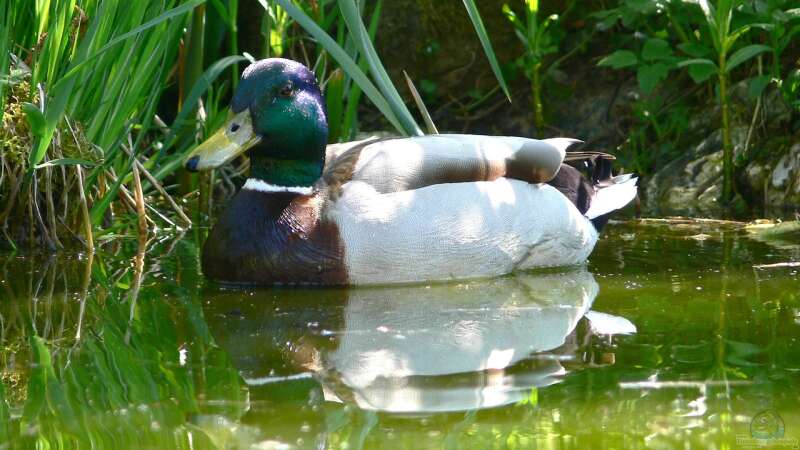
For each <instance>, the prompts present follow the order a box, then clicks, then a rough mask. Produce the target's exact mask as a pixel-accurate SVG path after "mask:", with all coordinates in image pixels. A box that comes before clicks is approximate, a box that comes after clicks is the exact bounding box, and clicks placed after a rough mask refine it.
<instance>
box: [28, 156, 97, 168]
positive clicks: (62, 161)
mask: <svg viewBox="0 0 800 450" xmlns="http://www.w3.org/2000/svg"><path fill="white" fill-rule="evenodd" d="M77 165H81V166H85V167H94V166H96V165H97V163H93V162H91V161H87V160H85V159H76V158H59V159H51V160H50V161H47V162H43V163H41V164H37V165H36V168H37V169H43V168H45V167H53V166H77Z"/></svg>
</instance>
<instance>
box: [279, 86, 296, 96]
mask: <svg viewBox="0 0 800 450" xmlns="http://www.w3.org/2000/svg"><path fill="white" fill-rule="evenodd" d="M293 91H294V90H293V89H292V85H291V84H287V85H284V86H283V87H282V88H281V90H280V91H278V94H280V96H281V97H291V96H292V92H293Z"/></svg>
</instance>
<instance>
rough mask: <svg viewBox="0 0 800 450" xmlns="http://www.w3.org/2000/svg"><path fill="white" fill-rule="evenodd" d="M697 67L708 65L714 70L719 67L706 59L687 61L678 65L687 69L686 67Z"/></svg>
mask: <svg viewBox="0 0 800 450" xmlns="http://www.w3.org/2000/svg"><path fill="white" fill-rule="evenodd" d="M695 65H707V66H711V67H713V68H714V69H716V68H717V65H716V64H714V61H711V60H710V59H706V58H694V59H685V60H683V61H681V62H679V63H678V67H686V66H695Z"/></svg>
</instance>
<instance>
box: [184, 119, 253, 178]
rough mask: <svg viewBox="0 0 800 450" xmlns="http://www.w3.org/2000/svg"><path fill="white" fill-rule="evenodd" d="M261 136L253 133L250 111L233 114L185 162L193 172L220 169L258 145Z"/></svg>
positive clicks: (185, 165)
mask: <svg viewBox="0 0 800 450" xmlns="http://www.w3.org/2000/svg"><path fill="white" fill-rule="evenodd" d="M260 140H261V136H258V135H257V134H255V132H254V131H253V121H252V119H251V118H250V111H248V110H247V109H245V110H244V111H242V112H240V113H238V114H233V115H232V116H231V117H230V118H229V119H228V121H227V122H225V125H223V126H222V128H220V129H219V130H218V131H217V132H216V133H214V134H213V135H212V136H211V137H210V138H208V139H206V141H205V142H203V143H202V144H200V145H198V146H197V147H196V148H195V149H194V150H192V152H191V153H189V154H188V155H187V156H186V159H184V160H183V166H184V167H186V168H187V169H188V170H191V171H192V172H194V171H198V170H208V169H214V168H216V167H219V166H221V165H223V164H225V163H227V162H228V161H231V160H232V159H234V158H236V157H237V156H239V155H241V154H242V153H244V152H246V151H247V150H248V149H250V148H251V147H253V146H254V145H256V144H258V142H259V141H260Z"/></svg>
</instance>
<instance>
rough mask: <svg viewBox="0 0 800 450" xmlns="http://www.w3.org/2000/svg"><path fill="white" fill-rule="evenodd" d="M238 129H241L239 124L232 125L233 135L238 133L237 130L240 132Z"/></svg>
mask: <svg viewBox="0 0 800 450" xmlns="http://www.w3.org/2000/svg"><path fill="white" fill-rule="evenodd" d="M238 129H239V124H238V123H232V124H231V133H236V130H238Z"/></svg>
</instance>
